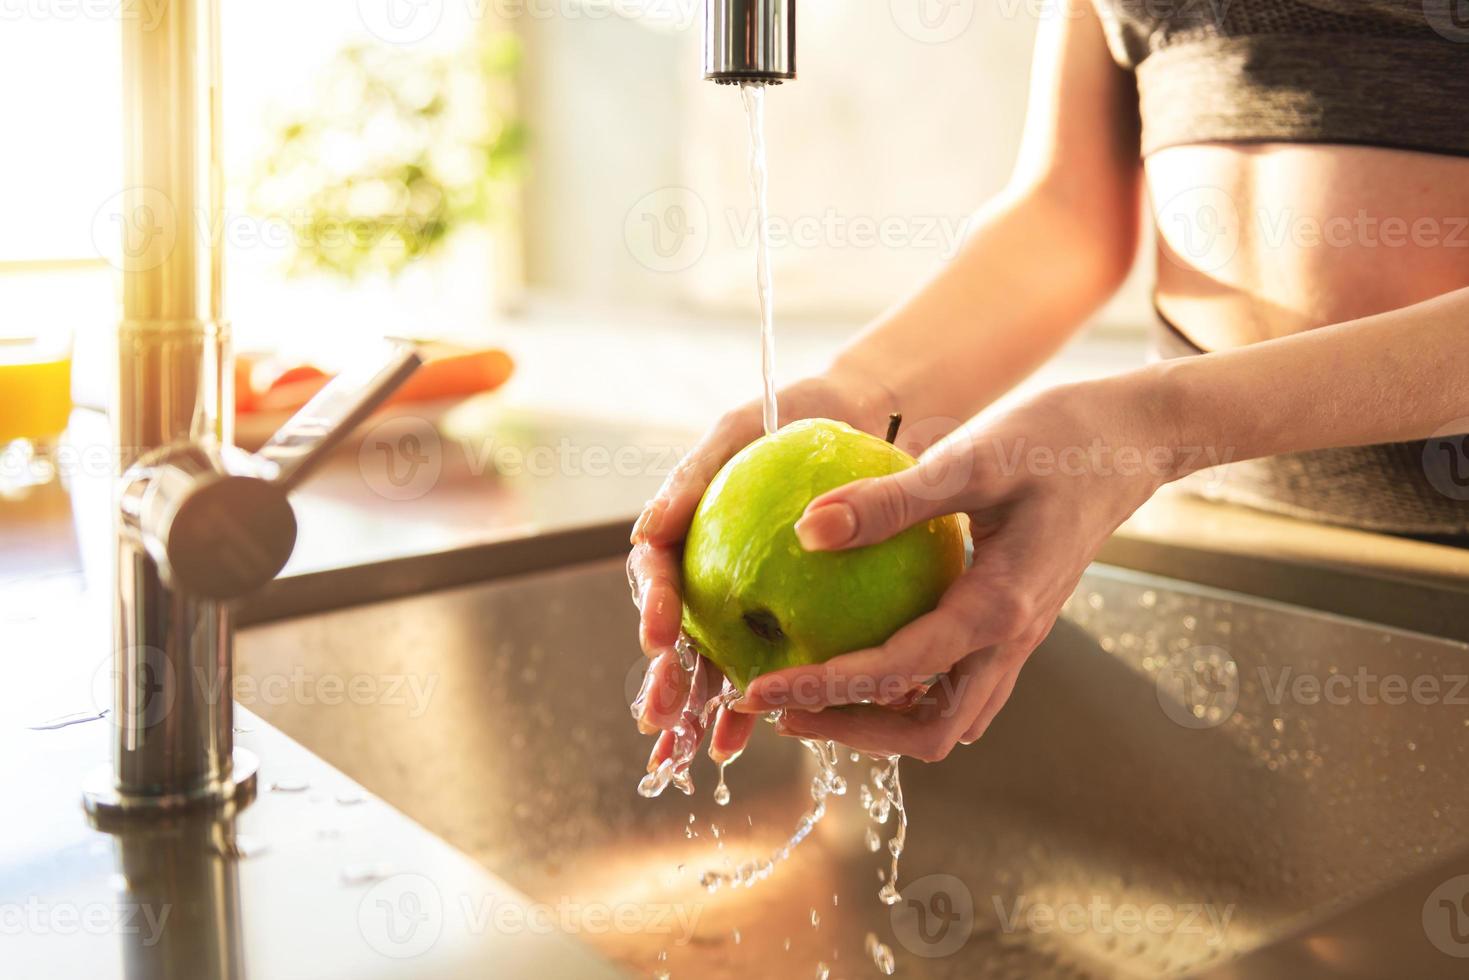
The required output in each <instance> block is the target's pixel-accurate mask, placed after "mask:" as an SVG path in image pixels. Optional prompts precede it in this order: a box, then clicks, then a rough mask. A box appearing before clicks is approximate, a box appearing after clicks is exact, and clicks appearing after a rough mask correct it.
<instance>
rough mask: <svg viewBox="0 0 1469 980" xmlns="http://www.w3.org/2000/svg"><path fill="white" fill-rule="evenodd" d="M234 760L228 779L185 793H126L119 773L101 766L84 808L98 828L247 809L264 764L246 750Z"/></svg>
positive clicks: (93, 777)
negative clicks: (207, 810)
mask: <svg viewBox="0 0 1469 980" xmlns="http://www.w3.org/2000/svg"><path fill="white" fill-rule="evenodd" d="M232 758H233V765H232V766H231V767H230V773H229V775H228V776H227V777H226V778H225V779H223V780H221V781H219V782H215V783H207V784H205V785H203V786H199V787H196V788H194V789H191V790H189V791H187V792H181V793H133V792H128V791H124V790H121V789H119V788H118V786H117V781H116V778H117V774H116V770H115V769H114V768H113V767H112V766H111V765H110V764H109V765H104V766H99V767H97V769H95V770H93V771H92V773H91V774H90V775H89V776H88V778H87V781H86V786H85V788H84V790H83V792H82V805H83V806H84V807H86V810H87V814H88V815H89V816H90V817H91V818H92V821H93V823H95V824H102V823H104V822H107V823H110V822H113V821H116V820H121V819H126V818H128V817H134V816H138V817H142V816H152V815H154V814H159V813H166V812H171V811H176V810H185V809H193V808H196V807H218V806H225V805H232V806H233V807H235V808H236V809H243V808H244V807H245V806H247V805H248V804H249V803H250V801H251V800H253V799H255V792H256V788H257V782H258V780H257V776H258V774H259V772H260V760H259V759H257V758H255V755H254V753H252V752H248V751H246V750H245V749H235V750H234V754H233V756H232Z"/></svg>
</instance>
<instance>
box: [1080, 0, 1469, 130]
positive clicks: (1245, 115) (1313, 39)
mask: <svg viewBox="0 0 1469 980" xmlns="http://www.w3.org/2000/svg"><path fill="white" fill-rule="evenodd" d="M1094 2H1095V4H1096V7H1097V11H1098V13H1099V14H1100V16H1101V19H1102V23H1103V27H1104V30H1105V31H1106V35H1107V43H1108V46H1109V47H1110V48H1111V51H1112V56H1113V58H1115V59H1116V61H1117V62H1118V63H1119V64H1120V65H1122V66H1123V67H1124V68H1127V69H1130V70H1132V71H1134V72H1135V73H1136V75H1137V87H1138V101H1139V112H1140V114H1141V117H1142V124H1143V153H1144V154H1147V153H1151V152H1153V151H1154V150H1158V149H1162V148H1164V147H1167V146H1176V145H1180V144H1186V143H1205V142H1215V141H1220V142H1235V143H1239V142H1275V141H1279V142H1297V143H1356V144H1366V145H1370V146H1383V147H1394V148H1400V149H1409V150H1422V151H1426V152H1431V153H1448V154H1456V155H1469V3H1466V2H1464V0H1094Z"/></svg>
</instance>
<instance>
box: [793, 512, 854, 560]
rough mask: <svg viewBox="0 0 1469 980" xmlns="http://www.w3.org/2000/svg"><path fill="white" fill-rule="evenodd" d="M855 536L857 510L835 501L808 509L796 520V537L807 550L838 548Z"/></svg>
mask: <svg viewBox="0 0 1469 980" xmlns="http://www.w3.org/2000/svg"><path fill="white" fill-rule="evenodd" d="M856 536H857V512H856V511H855V510H853V509H852V505H851V504H848V503H843V502H842V501H837V502H835V503H830V504H825V505H823V506H821V507H818V508H816V509H815V510H808V511H807V512H806V514H805V516H803V517H802V518H801V519H800V520H799V521H797V522H796V538H797V540H799V541H800V542H801V547H803V548H805V549H806V550H807V551H825V550H829V549H831V548H840V547H842V546H843V545H845V544H848V543H850V542H851V541H852V539H853V538H855V537H856Z"/></svg>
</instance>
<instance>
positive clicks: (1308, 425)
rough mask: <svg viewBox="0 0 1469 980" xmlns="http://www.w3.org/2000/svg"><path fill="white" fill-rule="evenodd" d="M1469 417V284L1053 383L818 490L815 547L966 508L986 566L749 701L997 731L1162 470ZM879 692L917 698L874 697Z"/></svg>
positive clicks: (956, 732) (948, 736)
mask: <svg viewBox="0 0 1469 980" xmlns="http://www.w3.org/2000/svg"><path fill="white" fill-rule="evenodd" d="M1465 431H1469V289H1461V290H1459V291H1457V292H1453V293H1448V294H1445V295H1443V296H1440V297H1438V298H1436V299H1433V300H1429V301H1427V302H1424V303H1419V304H1417V305H1415V306H1411V307H1405V308H1403V309H1400V310H1394V311H1391V312H1388V313H1383V314H1380V315H1377V316H1372V317H1367V318H1365V319H1361V320H1355V321H1352V322H1350V323H1343V324H1339V325H1336V326H1331V327H1323V328H1320V329H1318V330H1312V331H1309V332H1307V333H1304V334H1298V335H1295V336H1291V337H1285V338H1281V339H1278V340H1270V341H1265V342H1262V343H1259V344H1254V345H1252V346H1250V347H1247V348H1242V349H1239V350H1234V351H1228V352H1223V353H1216V354H1206V355H1202V356H1199V357H1192V358H1185V359H1182V360H1177V361H1169V362H1166V363H1162V364H1154V365H1150V366H1148V367H1144V368H1140V369H1138V370H1136V371H1129V372H1127V373H1125V374H1120V375H1115V376H1113V377H1110V378H1105V379H1101V380H1098V381H1089V382H1082V383H1080V384H1074V385H1066V386H1062V387H1059V388H1053V389H1050V390H1049V391H1045V392H1042V393H1041V394H1040V395H1038V396H1036V397H1035V398H1033V399H1032V400H1031V401H1029V402H1027V403H1025V404H1023V405H1020V406H1018V407H1017V408H1016V409H1014V410H1013V411H1011V412H1009V413H1007V414H1005V415H1003V416H1001V417H1000V418H997V419H994V420H975V421H971V422H970V423H969V424H967V425H965V426H964V427H963V428H961V429H960V430H958V431H957V432H955V433H953V434H951V435H950V436H949V437H948V438H947V439H946V440H944V441H943V442H941V443H940V444H938V445H937V446H935V447H933V449H931V450H930V451H929V452H927V453H925V454H924V455H923V457H922V458H921V459H920V460H919V463H918V465H917V466H915V467H913V468H911V469H909V470H905V471H903V472H901V473H899V474H896V475H894V476H890V477H883V478H880V479H874V480H859V481H857V482H856V483H851V484H848V485H847V486H845V487H840V488H838V489H836V490H833V491H831V492H830V493H826V494H823V495H822V496H820V497H818V498H816V499H815V500H814V501H812V502H811V505H810V506H809V507H808V508H807V509H806V513H805V514H804V515H803V516H802V518H801V520H800V521H799V522H797V524H796V533H797V535H798V537H799V538H800V540H801V543H802V545H803V546H804V547H806V548H808V549H811V550H821V551H830V550H839V549H844V548H854V547H861V546H864V545H869V544H873V543H875V542H878V541H882V540H884V539H886V538H889V537H891V536H892V535H893V534H895V533H897V532H898V531H900V530H902V529H904V528H906V527H911V526H912V525H914V524H917V523H920V522H921V521H925V520H928V519H930V518H932V517H937V516H939V515H941V514H950V513H955V512H964V513H967V514H968V515H969V519H970V525H971V528H972V530H973V532H974V541H975V544H974V563H973V565H972V566H971V567H970V568H969V569H968V570H966V571H965V573H964V574H963V575H962V576H960V577H959V579H958V580H957V581H956V582H955V583H954V584H953V585H952V586H951V587H950V588H949V590H948V592H946V593H945V594H944V597H943V599H942V600H941V601H940V603H939V605H938V608H937V609H935V610H934V611H933V612H932V613H930V614H928V615H927V616H923V617H920V618H919V619H917V620H915V621H914V622H912V623H910V624H909V625H907V626H905V627H904V628H903V629H901V630H899V631H898V632H897V633H895V634H894V635H893V637H892V638H891V639H889V640H888V641H887V642H886V643H884V644H882V645H881V646H880V647H875V648H873V649H870V650H860V651H857V652H855V653H849V654H846V655H844V656H841V657H837V658H835V659H833V660H831V661H828V662H827V663H825V664H822V665H819V666H812V667H798V668H793V669H791V670H786V671H781V672H778V673H773V674H766V675H765V676H763V677H759V678H757V679H756V680H755V681H754V682H753V683H752V684H751V685H750V687H749V689H748V690H747V692H746V695H745V698H744V701H743V702H742V703H740V704H738V705H736V710H739V711H742V712H755V711H765V710H769V709H771V708H777V707H785V708H793V709H798V710H795V711H787V712H786V714H785V717H784V719H783V720H782V722H781V725H782V730H783V731H784V732H786V733H788V734H793V735H800V736H802V737H806V738H831V739H836V740H838V741H840V742H842V743H843V744H846V745H850V746H852V747H853V748H856V749H860V750H862V751H866V752H873V753H880V754H888V753H902V754H905V755H914V756H917V757H919V758H922V759H941V758H943V757H944V756H945V755H946V754H947V753H948V752H949V751H950V750H951V749H952V748H953V747H954V746H955V745H956V744H959V743H962V742H971V741H973V740H975V739H977V738H979V736H980V735H981V734H983V732H984V730H985V728H986V727H987V726H988V725H989V723H990V721H991V720H993V718H994V717H995V714H996V712H998V711H999V710H1000V708H1001V707H1002V706H1003V705H1004V703H1005V701H1006V699H1007V698H1008V697H1009V695H1010V692H1011V690H1012V689H1013V687H1014V685H1015V681H1016V678H1017V676H1018V675H1019V673H1020V670H1021V668H1022V666H1023V665H1024V663H1025V661H1026V658H1028V657H1029V656H1030V653H1031V652H1032V651H1033V650H1034V649H1035V647H1036V646H1037V645H1038V644H1039V643H1040V642H1041V640H1042V639H1044V638H1045V636H1046V634H1047V633H1049V632H1050V629H1051V626H1052V625H1053V624H1054V623H1055V621H1056V617H1057V616H1058V615H1059V614H1060V611H1061V607H1062V605H1063V604H1064V603H1065V601H1066V599H1067V597H1068V596H1069V595H1071V593H1072V591H1073V590H1074V589H1075V587H1076V583H1077V581H1078V580H1079V579H1080V577H1081V574H1082V572H1083V571H1085V569H1086V566H1087V565H1088V564H1089V563H1090V562H1091V560H1092V559H1093V558H1094V557H1095V556H1096V553H1097V551H1098V550H1099V549H1100V548H1101V546H1102V543H1103V542H1104V541H1105V540H1106V539H1107V537H1108V536H1109V535H1110V534H1111V533H1112V532H1113V530H1115V529H1116V528H1117V526H1118V525H1119V524H1121V523H1122V522H1123V521H1124V520H1126V519H1127V517H1128V516H1129V515H1131V514H1132V513H1133V511H1135V510H1136V509H1137V508H1138V507H1139V506H1140V505H1141V504H1142V503H1143V502H1144V501H1146V500H1147V499H1148V498H1149V497H1150V496H1151V495H1152V494H1153V492H1154V491H1155V490H1157V488H1158V487H1159V486H1161V485H1162V484H1164V483H1167V482H1168V481H1170V480H1173V479H1177V478H1178V477H1181V476H1184V475H1185V474H1187V473H1188V472H1190V471H1191V470H1194V469H1198V468H1201V467H1203V466H1206V465H1210V464H1212V463H1214V462H1217V461H1231V460H1240V459H1248V458H1251V457H1256V456H1264V455H1273V454H1278V453H1283V452H1295V451H1302V450H1310V449H1325V448H1330V447H1336V446H1349V445H1360V444H1368V443H1374V442H1383V441H1392V440H1405V439H1412V438H1418V437H1425V436H1430V435H1448V434H1451V433H1458V432H1465ZM935 678H937V683H935ZM874 690H882V691H895V692H905V691H914V692H916V695H915V697H916V702H914V703H910V701H912V700H913V699H912V698H910V697H909V696H908V695H904V696H903V697H901V698H899V699H898V701H897V703H898V704H901V705H903V707H902V708H901V710H892V709H890V708H883V707H879V706H876V705H866V704H854V702H856V701H859V700H861V699H862V698H863V697H870V692H872V691H874ZM847 704H852V705H853V706H852V707H850V708H847V709H845V710H843V711H825V710H823V709H824V708H827V707H831V706H834V705H847Z"/></svg>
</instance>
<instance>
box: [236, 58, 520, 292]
mask: <svg viewBox="0 0 1469 980" xmlns="http://www.w3.org/2000/svg"><path fill="white" fill-rule="evenodd" d="M519 64H520V44H519V41H518V39H517V38H516V37H515V36H514V35H512V34H508V33H503V34H497V35H494V36H492V37H491V38H490V39H489V40H487V41H485V42H484V43H481V44H476V45H474V46H473V47H470V48H465V49H463V50H460V51H457V52H454V53H450V54H433V53H423V52H419V51H415V50H414V49H412V48H407V47H394V46H386V45H371V44H354V45H350V46H348V47H346V48H343V49H342V50H341V51H340V52H338V53H337V55H336V56H335V57H334V58H333V59H332V60H331V62H330V63H329V64H328V65H327V66H326V68H325V69H324V70H323V72H322V73H321V75H320V76H319V78H318V82H317V84H316V86H315V88H314V89H313V91H312V93H311V96H310V99H309V102H307V103H306V104H305V105H302V106H299V107H296V108H294V109H293V110H292V111H291V113H290V114H289V115H288V116H286V117H285V118H284V121H283V122H282V123H280V124H279V125H278V126H277V127H276V129H275V131H274V135H273V139H272V141H271V144H270V146H269V147H268V149H267V151H266V152H265V153H264V154H263V155H262V157H261V159H260V160H259V161H258V163H257V166H256V170H255V174H254V178H253V180H252V181H251V191H250V207H251V210H252V211H254V212H255V213H257V214H259V215H261V216H264V217H267V218H270V219H274V220H278V221H281V222H283V223H284V224H285V225H286V226H287V227H288V228H289V232H290V235H291V244H292V254H291V260H290V271H291V272H292V273H307V272H327V273H332V274H336V275H340V276H344V277H346V278H349V279H355V278H358V277H362V276H366V275H373V274H387V275H390V276H391V275H396V274H397V273H399V272H401V271H402V270H403V269H405V268H406V267H407V266H409V265H410V264H412V263H413V262H415V261H416V260H419V259H422V258H424V257H426V256H430V255H433V254H434V253H435V252H436V251H438V250H439V249H440V248H442V247H443V245H444V244H445V243H446V242H447V241H448V240H449V238H450V237H451V236H452V235H453V234H454V232H456V231H457V230H459V229H461V228H463V227H465V226H468V225H475V224H482V225H483V224H490V223H493V222H494V221H496V220H498V219H500V218H502V217H504V213H505V211H506V210H507V208H506V207H505V206H504V202H506V201H507V200H508V198H507V196H506V195H507V193H508V192H511V191H513V190H514V188H515V187H516V186H517V185H518V183H519V180H520V177H521V174H522V172H523V168H524V162H525V146H526V131H525V126H524V125H523V124H522V122H521V121H520V120H518V119H516V118H514V116H513V109H512V108H511V107H512V106H513V98H512V97H513V88H512V82H513V79H514V76H515V75H516V73H517V71H518V68H519Z"/></svg>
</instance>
